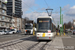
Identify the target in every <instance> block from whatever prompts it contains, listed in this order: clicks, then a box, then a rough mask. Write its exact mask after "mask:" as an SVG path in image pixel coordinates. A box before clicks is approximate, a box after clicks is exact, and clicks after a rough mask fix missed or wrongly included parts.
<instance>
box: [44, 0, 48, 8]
mask: <svg viewBox="0 0 75 50" xmlns="http://www.w3.org/2000/svg"><path fill="white" fill-rule="evenodd" d="M44 1H45V3H46V5H47V6H48V8H49V5H48V4H47V2H46V0H44Z"/></svg>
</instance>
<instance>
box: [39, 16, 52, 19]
mask: <svg viewBox="0 0 75 50" xmlns="http://www.w3.org/2000/svg"><path fill="white" fill-rule="evenodd" d="M38 18H51V19H52V17H51V16H39V17H38Z"/></svg>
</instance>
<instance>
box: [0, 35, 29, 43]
mask: <svg viewBox="0 0 75 50" xmlns="http://www.w3.org/2000/svg"><path fill="white" fill-rule="evenodd" d="M27 36H30V35H24V34H10V35H0V42H4V41H9V40H14V39H18V38H22V37H27Z"/></svg>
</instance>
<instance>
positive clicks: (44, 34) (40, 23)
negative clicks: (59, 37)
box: [36, 17, 56, 40]
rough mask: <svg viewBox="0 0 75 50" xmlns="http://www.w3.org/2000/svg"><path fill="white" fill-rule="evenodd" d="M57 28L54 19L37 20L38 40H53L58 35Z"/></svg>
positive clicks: (42, 18)
mask: <svg viewBox="0 0 75 50" xmlns="http://www.w3.org/2000/svg"><path fill="white" fill-rule="evenodd" d="M55 30H56V27H55V25H54V24H53V23H52V17H39V18H37V32H36V37H37V40H52V39H53V37H54V36H55V35H56V32H55Z"/></svg>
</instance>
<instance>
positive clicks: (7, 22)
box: [0, 0, 12, 30]
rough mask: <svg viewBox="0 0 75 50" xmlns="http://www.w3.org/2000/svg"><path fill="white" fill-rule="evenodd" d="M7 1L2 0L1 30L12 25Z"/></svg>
mask: <svg viewBox="0 0 75 50" xmlns="http://www.w3.org/2000/svg"><path fill="white" fill-rule="evenodd" d="M6 11H7V8H6V3H5V0H0V30H3V29H6V28H10V27H11V24H12V23H11V19H12V17H11V16H8V15H6Z"/></svg>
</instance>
